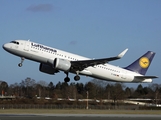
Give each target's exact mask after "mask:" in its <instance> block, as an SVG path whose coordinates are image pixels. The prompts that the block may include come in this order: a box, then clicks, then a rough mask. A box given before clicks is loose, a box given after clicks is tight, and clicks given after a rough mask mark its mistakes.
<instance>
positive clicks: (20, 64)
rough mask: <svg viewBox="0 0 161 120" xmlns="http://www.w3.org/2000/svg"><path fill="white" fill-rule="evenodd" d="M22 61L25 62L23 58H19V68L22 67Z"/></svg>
mask: <svg viewBox="0 0 161 120" xmlns="http://www.w3.org/2000/svg"><path fill="white" fill-rule="evenodd" d="M24 60H25V58H24V57H21V62H20V63H19V64H18V66H19V67H22V63H23V61H24Z"/></svg>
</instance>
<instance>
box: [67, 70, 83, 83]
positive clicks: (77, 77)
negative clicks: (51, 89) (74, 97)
mask: <svg viewBox="0 0 161 120" xmlns="http://www.w3.org/2000/svg"><path fill="white" fill-rule="evenodd" d="M65 74H66V75H67V76H66V77H65V78H64V82H69V81H70V78H69V77H68V72H65ZM74 80H75V81H78V80H80V76H79V74H78V72H77V75H76V76H75V77H74Z"/></svg>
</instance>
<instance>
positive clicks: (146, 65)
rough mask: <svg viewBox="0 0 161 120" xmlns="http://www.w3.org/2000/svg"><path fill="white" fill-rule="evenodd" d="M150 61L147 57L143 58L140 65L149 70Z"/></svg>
mask: <svg viewBox="0 0 161 120" xmlns="http://www.w3.org/2000/svg"><path fill="white" fill-rule="evenodd" d="M149 63H150V62H149V59H148V58H147V57H142V58H141V59H140V61H139V64H140V66H141V67H142V68H147V67H148V66H149Z"/></svg>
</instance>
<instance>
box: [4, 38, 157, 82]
mask: <svg viewBox="0 0 161 120" xmlns="http://www.w3.org/2000/svg"><path fill="white" fill-rule="evenodd" d="M3 48H4V49H5V50H6V51H7V52H9V53H11V54H13V55H16V56H19V57H20V58H21V62H20V63H19V64H18V66H19V67H21V66H22V63H23V61H24V60H25V59H29V60H32V61H36V62H39V63H40V66H39V70H40V71H41V72H44V73H47V74H51V75H54V74H55V73H58V72H59V71H64V73H65V74H66V77H65V78H64V81H65V82H69V81H70V78H69V77H68V74H69V73H73V74H75V77H74V80H75V81H78V80H80V76H79V75H85V76H90V77H93V78H97V79H100V80H106V81H114V82H133V83H138V82H152V79H153V78H157V77H156V76H145V74H146V72H147V70H148V68H149V66H150V63H151V61H152V59H153V57H154V55H155V53H154V52H152V51H148V52H146V53H145V54H144V55H143V56H141V57H140V58H139V59H137V60H136V61H134V62H133V63H132V64H130V65H129V66H127V67H125V68H121V67H117V66H114V65H111V64H108V63H109V62H110V61H114V60H117V59H120V58H122V57H123V56H124V54H125V53H126V52H127V50H128V49H125V50H124V51H123V52H121V53H120V54H119V55H117V56H115V57H109V58H101V59H89V58H86V57H83V56H80V55H76V54H72V53H69V52H66V51H62V50H59V49H56V48H52V47H48V46H45V45H42V44H39V43H35V42H32V41H30V40H14V41H11V42H10V43H6V44H4V45H3Z"/></svg>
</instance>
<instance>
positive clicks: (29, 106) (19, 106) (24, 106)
mask: <svg viewBox="0 0 161 120" xmlns="http://www.w3.org/2000/svg"><path fill="white" fill-rule="evenodd" d="M86 108H87V106H85V105H52V104H46V105H42V104H3V105H2V104H0V109H86ZM88 108H89V109H102V110H109V109H110V110H112V109H120V110H136V109H139V106H138V105H119V106H114V105H89V106H88Z"/></svg>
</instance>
